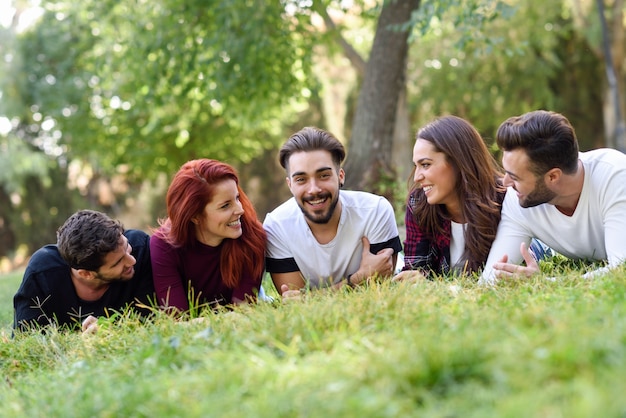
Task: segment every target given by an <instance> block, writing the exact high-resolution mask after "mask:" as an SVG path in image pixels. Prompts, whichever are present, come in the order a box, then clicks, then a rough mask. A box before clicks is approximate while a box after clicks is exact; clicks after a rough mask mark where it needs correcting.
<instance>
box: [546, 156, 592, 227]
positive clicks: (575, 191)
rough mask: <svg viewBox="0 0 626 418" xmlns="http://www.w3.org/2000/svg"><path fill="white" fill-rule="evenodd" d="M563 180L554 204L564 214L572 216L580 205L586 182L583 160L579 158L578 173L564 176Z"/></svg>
mask: <svg viewBox="0 0 626 418" xmlns="http://www.w3.org/2000/svg"><path fill="white" fill-rule="evenodd" d="M561 181H562V184H561V185H560V186H561V187H560V189H561V190H560V193H559V194H558V196H557V197H556V198H555V200H554V203H553V204H554V206H555V207H556V208H557V209H558V210H559V212H561V213H562V214H564V215H566V216H572V215H573V214H574V212H575V211H576V207H577V206H578V201H579V200H580V194H581V193H582V191H583V184H584V182H585V169H584V167H583V164H582V161H580V160H578V170H576V173H574V174H572V175H569V176H568V175H566V176H563V178H562V180H561Z"/></svg>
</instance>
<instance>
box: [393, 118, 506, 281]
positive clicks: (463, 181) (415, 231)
mask: <svg viewBox="0 0 626 418" xmlns="http://www.w3.org/2000/svg"><path fill="white" fill-rule="evenodd" d="M413 163H414V168H413V172H412V179H411V181H410V190H409V197H408V202H407V208H406V216H405V224H406V240H405V243H404V252H405V255H404V262H405V265H404V268H403V271H402V272H401V273H400V274H399V275H398V276H396V279H400V280H401V279H403V278H406V277H407V276H409V275H410V273H405V272H406V271H412V270H418V271H419V272H421V273H422V274H424V275H426V276H428V275H437V274H448V273H454V272H456V273H461V274H465V273H473V272H477V271H479V270H481V269H482V268H483V266H484V263H485V261H486V260H487V256H488V254H489V249H490V248H491V243H492V241H493V240H494V238H495V236H496V230H497V228H498V223H499V222H500V210H501V204H502V200H503V198H504V194H505V190H506V189H505V187H504V186H503V185H502V177H503V173H502V172H501V171H500V169H499V167H498V164H497V163H496V161H495V159H494V158H493V156H492V155H491V154H490V153H489V150H488V149H487V146H486V145H485V143H484V141H483V139H482V137H481V136H480V134H479V133H478V131H477V130H476V129H475V128H474V127H473V126H472V125H471V124H470V123H469V122H467V121H466V120H464V119H462V118H459V117H456V116H443V117H440V118H437V119H435V120H434V121H432V122H431V123H429V124H427V125H426V126H424V127H423V128H421V129H420V130H419V131H418V132H417V138H416V141H415V146H414V148H413Z"/></svg>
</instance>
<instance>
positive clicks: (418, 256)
mask: <svg viewBox="0 0 626 418" xmlns="http://www.w3.org/2000/svg"><path fill="white" fill-rule="evenodd" d="M404 224H405V226H406V239H405V241H404V267H403V268H402V270H418V269H419V270H424V271H426V272H427V271H430V270H432V268H433V266H432V265H431V264H432V263H431V262H430V260H431V259H432V251H433V248H432V245H431V242H430V240H428V239H426V237H425V236H424V232H423V231H422V228H421V227H420V226H419V225H418V224H417V222H416V221H415V217H414V216H413V209H412V206H411V202H410V201H409V204H407V207H406V214H405V217H404Z"/></svg>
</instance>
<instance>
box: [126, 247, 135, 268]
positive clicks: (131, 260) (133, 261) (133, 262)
mask: <svg viewBox="0 0 626 418" xmlns="http://www.w3.org/2000/svg"><path fill="white" fill-rule="evenodd" d="M132 251H133V247H131V246H130V243H129V244H128V248H127V249H126V255H127V256H128V264H130V265H131V266H134V265H135V264H137V259H136V258H135V257H133V255H132V254H131V252H132Z"/></svg>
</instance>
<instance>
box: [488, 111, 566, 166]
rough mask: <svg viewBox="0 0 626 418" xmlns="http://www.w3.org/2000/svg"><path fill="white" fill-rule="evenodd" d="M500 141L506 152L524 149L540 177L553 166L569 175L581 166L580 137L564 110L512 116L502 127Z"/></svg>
mask: <svg viewBox="0 0 626 418" xmlns="http://www.w3.org/2000/svg"><path fill="white" fill-rule="evenodd" d="M496 142H497V143H498V147H500V149H502V150H504V151H513V150H516V149H518V148H522V149H523V150H524V151H525V152H526V154H527V155H528V158H529V160H530V164H531V170H532V171H533V172H534V173H535V174H536V175H538V176H540V175H543V174H545V173H547V172H548V171H549V170H551V169H552V168H560V169H561V170H562V171H563V172H564V173H565V174H573V173H575V172H576V170H577V169H578V139H577V138H576V133H575V132H574V128H573V127H572V125H571V123H570V122H569V120H567V118H566V117H565V116H563V115H561V114H560V113H556V112H550V111H546V110H535V111H533V112H528V113H524V114H523V115H521V116H513V117H510V118H508V119H507V120H505V121H504V122H503V123H502V124H501V125H500V127H499V128H498V132H497V133H496Z"/></svg>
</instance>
